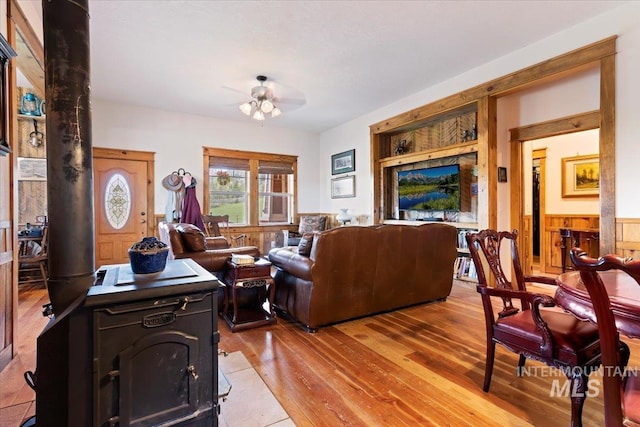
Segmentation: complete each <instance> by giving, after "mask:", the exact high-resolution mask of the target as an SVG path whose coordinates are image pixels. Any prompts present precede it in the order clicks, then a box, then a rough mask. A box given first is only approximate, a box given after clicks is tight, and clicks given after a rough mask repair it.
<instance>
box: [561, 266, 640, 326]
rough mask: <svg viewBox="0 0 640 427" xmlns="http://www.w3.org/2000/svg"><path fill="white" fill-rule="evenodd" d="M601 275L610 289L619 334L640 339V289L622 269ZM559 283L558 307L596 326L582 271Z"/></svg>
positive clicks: (563, 277)
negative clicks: (581, 275) (581, 274)
mask: <svg viewBox="0 0 640 427" xmlns="http://www.w3.org/2000/svg"><path fill="white" fill-rule="evenodd" d="M598 274H600V278H601V279H602V283H603V284H604V286H605V287H606V288H607V293H608V294H609V299H610V300H611V308H612V310H613V314H614V316H615V318H616V326H617V327H618V331H619V332H620V333H622V334H623V335H626V336H627V337H629V338H640V286H638V283H637V282H636V281H635V280H634V279H633V278H632V277H631V276H629V275H628V274H626V273H624V272H622V271H620V270H610V271H602V272H600V273H598ZM556 283H557V284H558V288H557V289H556V294H555V299H556V301H557V304H558V305H560V306H561V307H562V308H564V309H565V310H567V311H569V312H571V313H572V314H573V315H574V316H576V317H577V318H579V319H582V320H589V321H592V322H594V323H596V315H595V312H594V311H593V305H592V304H591V298H590V297H589V292H588V291H587V289H586V288H585V286H584V284H583V283H582V279H581V278H580V272H578V271H570V272H567V273H562V274H560V275H559V276H558V277H557V278H556Z"/></svg>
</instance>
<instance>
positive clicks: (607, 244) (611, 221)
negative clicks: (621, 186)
mask: <svg viewBox="0 0 640 427" xmlns="http://www.w3.org/2000/svg"><path fill="white" fill-rule="evenodd" d="M615 103H616V61H615V56H608V57H605V58H602V59H601V60H600V115H601V119H600V254H601V255H602V254H609V253H614V251H615V249H616V248H615V242H616V227H615V218H616V212H615V209H616V135H615V128H616V112H615V110H616V107H615Z"/></svg>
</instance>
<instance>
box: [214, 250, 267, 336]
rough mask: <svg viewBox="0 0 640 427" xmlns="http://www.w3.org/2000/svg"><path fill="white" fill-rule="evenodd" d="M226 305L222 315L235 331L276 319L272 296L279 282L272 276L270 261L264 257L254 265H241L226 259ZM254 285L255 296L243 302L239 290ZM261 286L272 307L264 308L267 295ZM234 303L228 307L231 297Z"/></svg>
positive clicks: (265, 323)
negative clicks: (249, 300) (264, 297)
mask: <svg viewBox="0 0 640 427" xmlns="http://www.w3.org/2000/svg"><path fill="white" fill-rule="evenodd" d="M223 282H224V284H225V286H224V309H223V312H222V317H223V318H224V320H225V321H226V322H227V324H228V325H229V328H230V329H231V331H232V332H236V331H240V330H243V329H250V328H255V327H258V326H263V325H270V324H273V323H276V322H277V319H276V314H275V311H273V299H274V296H275V289H276V284H275V282H274V281H273V279H272V278H271V263H270V262H269V261H267V260H265V259H257V260H256V261H255V264H253V265H238V264H234V263H232V262H231V261H227V271H226V273H225V274H224V279H223ZM252 288H257V289H253V290H254V291H256V292H254V293H255V299H253V298H252V299H253V301H251V302H250V303H249V304H246V305H241V304H240V301H239V298H238V293H239V292H243V290H249V289H252ZM259 288H264V290H265V291H266V294H267V300H268V302H269V310H268V311H267V310H265V309H264V307H263V305H264V302H265V301H264V299H263V298H262V297H261V292H259V291H260V289H259ZM230 298H231V304H233V307H229V299H230Z"/></svg>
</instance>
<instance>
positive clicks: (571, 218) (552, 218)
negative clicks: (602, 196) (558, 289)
mask: <svg viewBox="0 0 640 427" xmlns="http://www.w3.org/2000/svg"><path fill="white" fill-rule="evenodd" d="M561 228H569V229H575V230H589V231H591V232H593V233H598V232H599V230H600V218H599V217H598V216H597V215H549V214H547V215H546V216H545V224H544V230H545V232H544V239H543V242H544V245H543V246H542V247H541V248H540V251H544V266H542V265H541V268H542V267H543V268H544V270H543V272H545V273H551V274H559V273H561V272H562V255H561V250H560V245H561V238H560V229H561ZM581 246H584V247H582V249H584V250H585V251H587V252H588V253H589V255H590V256H593V257H598V256H599V242H593V241H591V242H590V243H589V244H586V243H585V244H583V245H581ZM569 249H570V248H569ZM541 258H542V257H541Z"/></svg>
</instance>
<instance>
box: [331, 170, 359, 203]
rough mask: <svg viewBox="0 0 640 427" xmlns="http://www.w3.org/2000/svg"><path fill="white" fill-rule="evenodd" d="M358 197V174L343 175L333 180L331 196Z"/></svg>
mask: <svg viewBox="0 0 640 427" xmlns="http://www.w3.org/2000/svg"><path fill="white" fill-rule="evenodd" d="M346 197H356V176H355V175H349V176H342V177H340V178H333V179H332V180H331V198H332V199H342V198H346Z"/></svg>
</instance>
